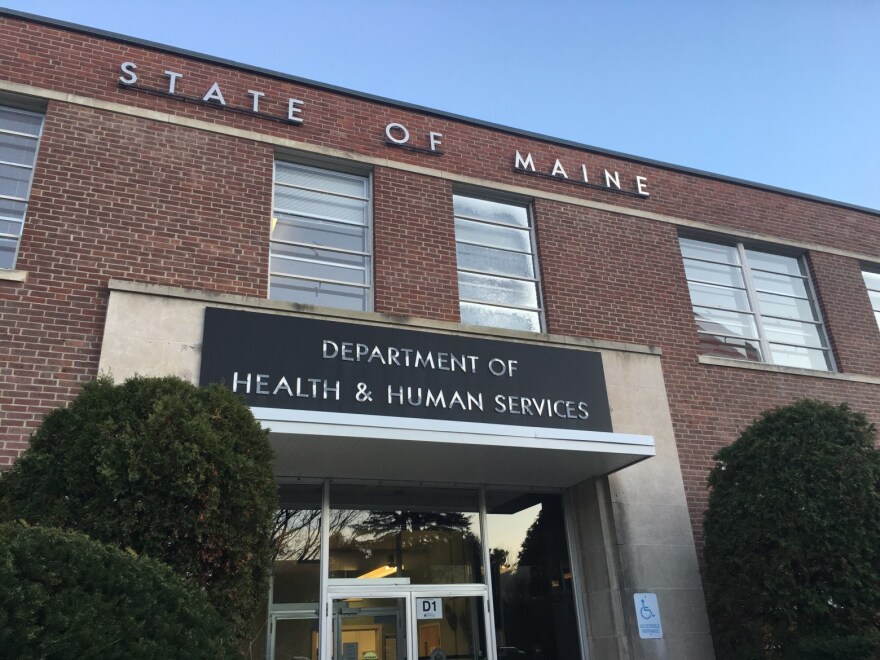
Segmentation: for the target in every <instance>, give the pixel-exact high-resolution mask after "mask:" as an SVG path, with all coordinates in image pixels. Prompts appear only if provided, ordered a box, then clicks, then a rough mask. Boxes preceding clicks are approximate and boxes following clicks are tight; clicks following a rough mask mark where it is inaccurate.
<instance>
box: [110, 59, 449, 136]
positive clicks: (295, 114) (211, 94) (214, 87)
mask: <svg viewBox="0 0 880 660" xmlns="http://www.w3.org/2000/svg"><path fill="white" fill-rule="evenodd" d="M135 69H137V63H135V62H123V63H122V64H120V65H119V71H120V72H121V73H122V75H121V76H119V84H120V85H125V86H126V87H134V88H135V89H137V82H138V74H137V73H135ZM162 75H164V76H166V77H167V78H168V88H167V91H164V92H163V93H165V94H167V95H168V96H177V97H180V98H181V100H184V99H185V97H184V94H183V92H182V91H181V90H180V89H179V88H180V87H182V86H183V85H182V83H181V84H179V82H178V81H180V80H182V79H183V77H184V76H183V74H182V73H180V72H179V71H163V72H162ZM150 91H152V92H158V91H160V90H150ZM243 96H245V97H248V98H249V99H250V108H247V107H245V108H233V109H236V110H242V109H245V110H250V111H251V112H253V113H254V114H260V100H261V99H262V98H263V97H265V96H266V93H265V92H261V91H259V90H256V89H249V90H247V91H246V92H244V94H243ZM196 99H199V100H201V101H202V103H210V104H211V105H215V106H217V107H220V108H226V107H228V106H227V102H226V97H225V96H224V95H223V90H222V89H221V88H220V83H219V82H216V81H214V82H212V83H211V84H210V85H209V86H208V88H207V89H206V90H205V89H204V88H203V90H200V93H199V96H198V97H196ZM190 100H195V99H190ZM304 105H305V101H302V100H300V99H296V98H289V99H287V114H286V116H284V117H277V118H276V119H278V120H284V119H286V120H287V121H288V122H291V123H294V124H302V123H303V118H302V117H301V115H302V112H303V110H302V108H303V106H304ZM229 107H231V106H229ZM263 116H266V115H263ZM437 135H438V136H439V135H440V134H439V133H437Z"/></svg>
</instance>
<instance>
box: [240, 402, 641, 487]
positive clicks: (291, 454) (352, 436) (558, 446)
mask: <svg viewBox="0 0 880 660" xmlns="http://www.w3.org/2000/svg"><path fill="white" fill-rule="evenodd" d="M252 411H253V413H254V416H255V417H256V418H257V419H258V420H260V422H261V423H262V424H263V426H264V427H266V428H268V429H270V431H271V440H272V446H273V448H274V450H275V454H276V473H277V475H278V476H299V477H320V478H334V479H371V480H405V481H426V482H444V483H450V484H496V485H511V486H520V487H522V486H527V487H553V488H560V487H563V488H564V487H569V486H573V485H574V484H577V483H579V482H581V481H583V480H584V479H588V478H591V477H597V476H600V475H603V474H607V473H609V472H613V471H615V470H619V469H620V468H623V467H626V466H627V465H631V464H633V463H636V462H638V461H641V460H643V459H645V458H647V457H649V456H653V455H654V453H655V452H654V439H653V438H652V437H651V436H646V435H631V434H626V433H607V432H600V431H572V430H566V429H548V428H534V427H525V426H511V425H502V424H474V423H467V422H452V421H437V420H422V419H413V418H403V417H384V416H373V415H357V414H342V413H335V414H330V415H328V414H326V413H315V412H310V411H292V410H281V409H277V408H257V407H255V408H252Z"/></svg>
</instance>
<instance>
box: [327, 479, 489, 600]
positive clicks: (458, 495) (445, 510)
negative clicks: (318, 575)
mask: <svg viewBox="0 0 880 660" xmlns="http://www.w3.org/2000/svg"><path fill="white" fill-rule="evenodd" d="M357 491H360V492H357ZM337 493H338V500H337ZM330 497H331V510H332V512H333V514H336V515H339V516H340V517H341V518H344V519H346V524H345V526H343V527H341V528H340V529H339V530H338V532H336V533H333V534H331V536H330V577H331V578H342V577H344V578H361V579H370V578H402V579H406V580H408V582H409V583H410V584H463V583H473V582H479V581H481V571H480V563H481V562H480V552H481V550H480V540H479V529H480V525H479V516H478V500H477V495H476V491H462V490H452V489H414V488H389V489H381V488H380V489H377V488H375V487H373V488H369V489H359V488H358V487H342V486H340V487H339V488H338V489H337V490H331V496H330ZM353 498H356V499H354V500H353ZM337 501H338V502H339V505H340V507H343V506H344V507H345V508H338V509H337V508H335V507H336V506H337V504H336V502H337ZM348 502H352V503H354V502H358V504H359V506H358V508H354V507H352V508H348V507H349V506H351V505H348ZM361 507H363V508H361Z"/></svg>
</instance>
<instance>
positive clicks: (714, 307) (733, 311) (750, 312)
mask: <svg viewBox="0 0 880 660" xmlns="http://www.w3.org/2000/svg"><path fill="white" fill-rule="evenodd" d="M692 307H693V308H694V309H695V310H696V309H714V310H717V311H719V312H730V313H731V314H748V315H749V316H755V313H754V312H753V311H751V310H748V311H742V310H739V309H729V308H727V307H716V306H715V305H692Z"/></svg>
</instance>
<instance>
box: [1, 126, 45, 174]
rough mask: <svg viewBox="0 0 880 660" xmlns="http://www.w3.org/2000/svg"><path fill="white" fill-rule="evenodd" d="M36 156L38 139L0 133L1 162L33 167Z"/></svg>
mask: <svg viewBox="0 0 880 660" xmlns="http://www.w3.org/2000/svg"><path fill="white" fill-rule="evenodd" d="M36 155H37V139H36V138H32V137H24V136H21V135H4V134H3V133H0V161H4V162H7V163H16V164H18V165H28V166H32V165H33V164H34V158H35V157H36Z"/></svg>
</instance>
